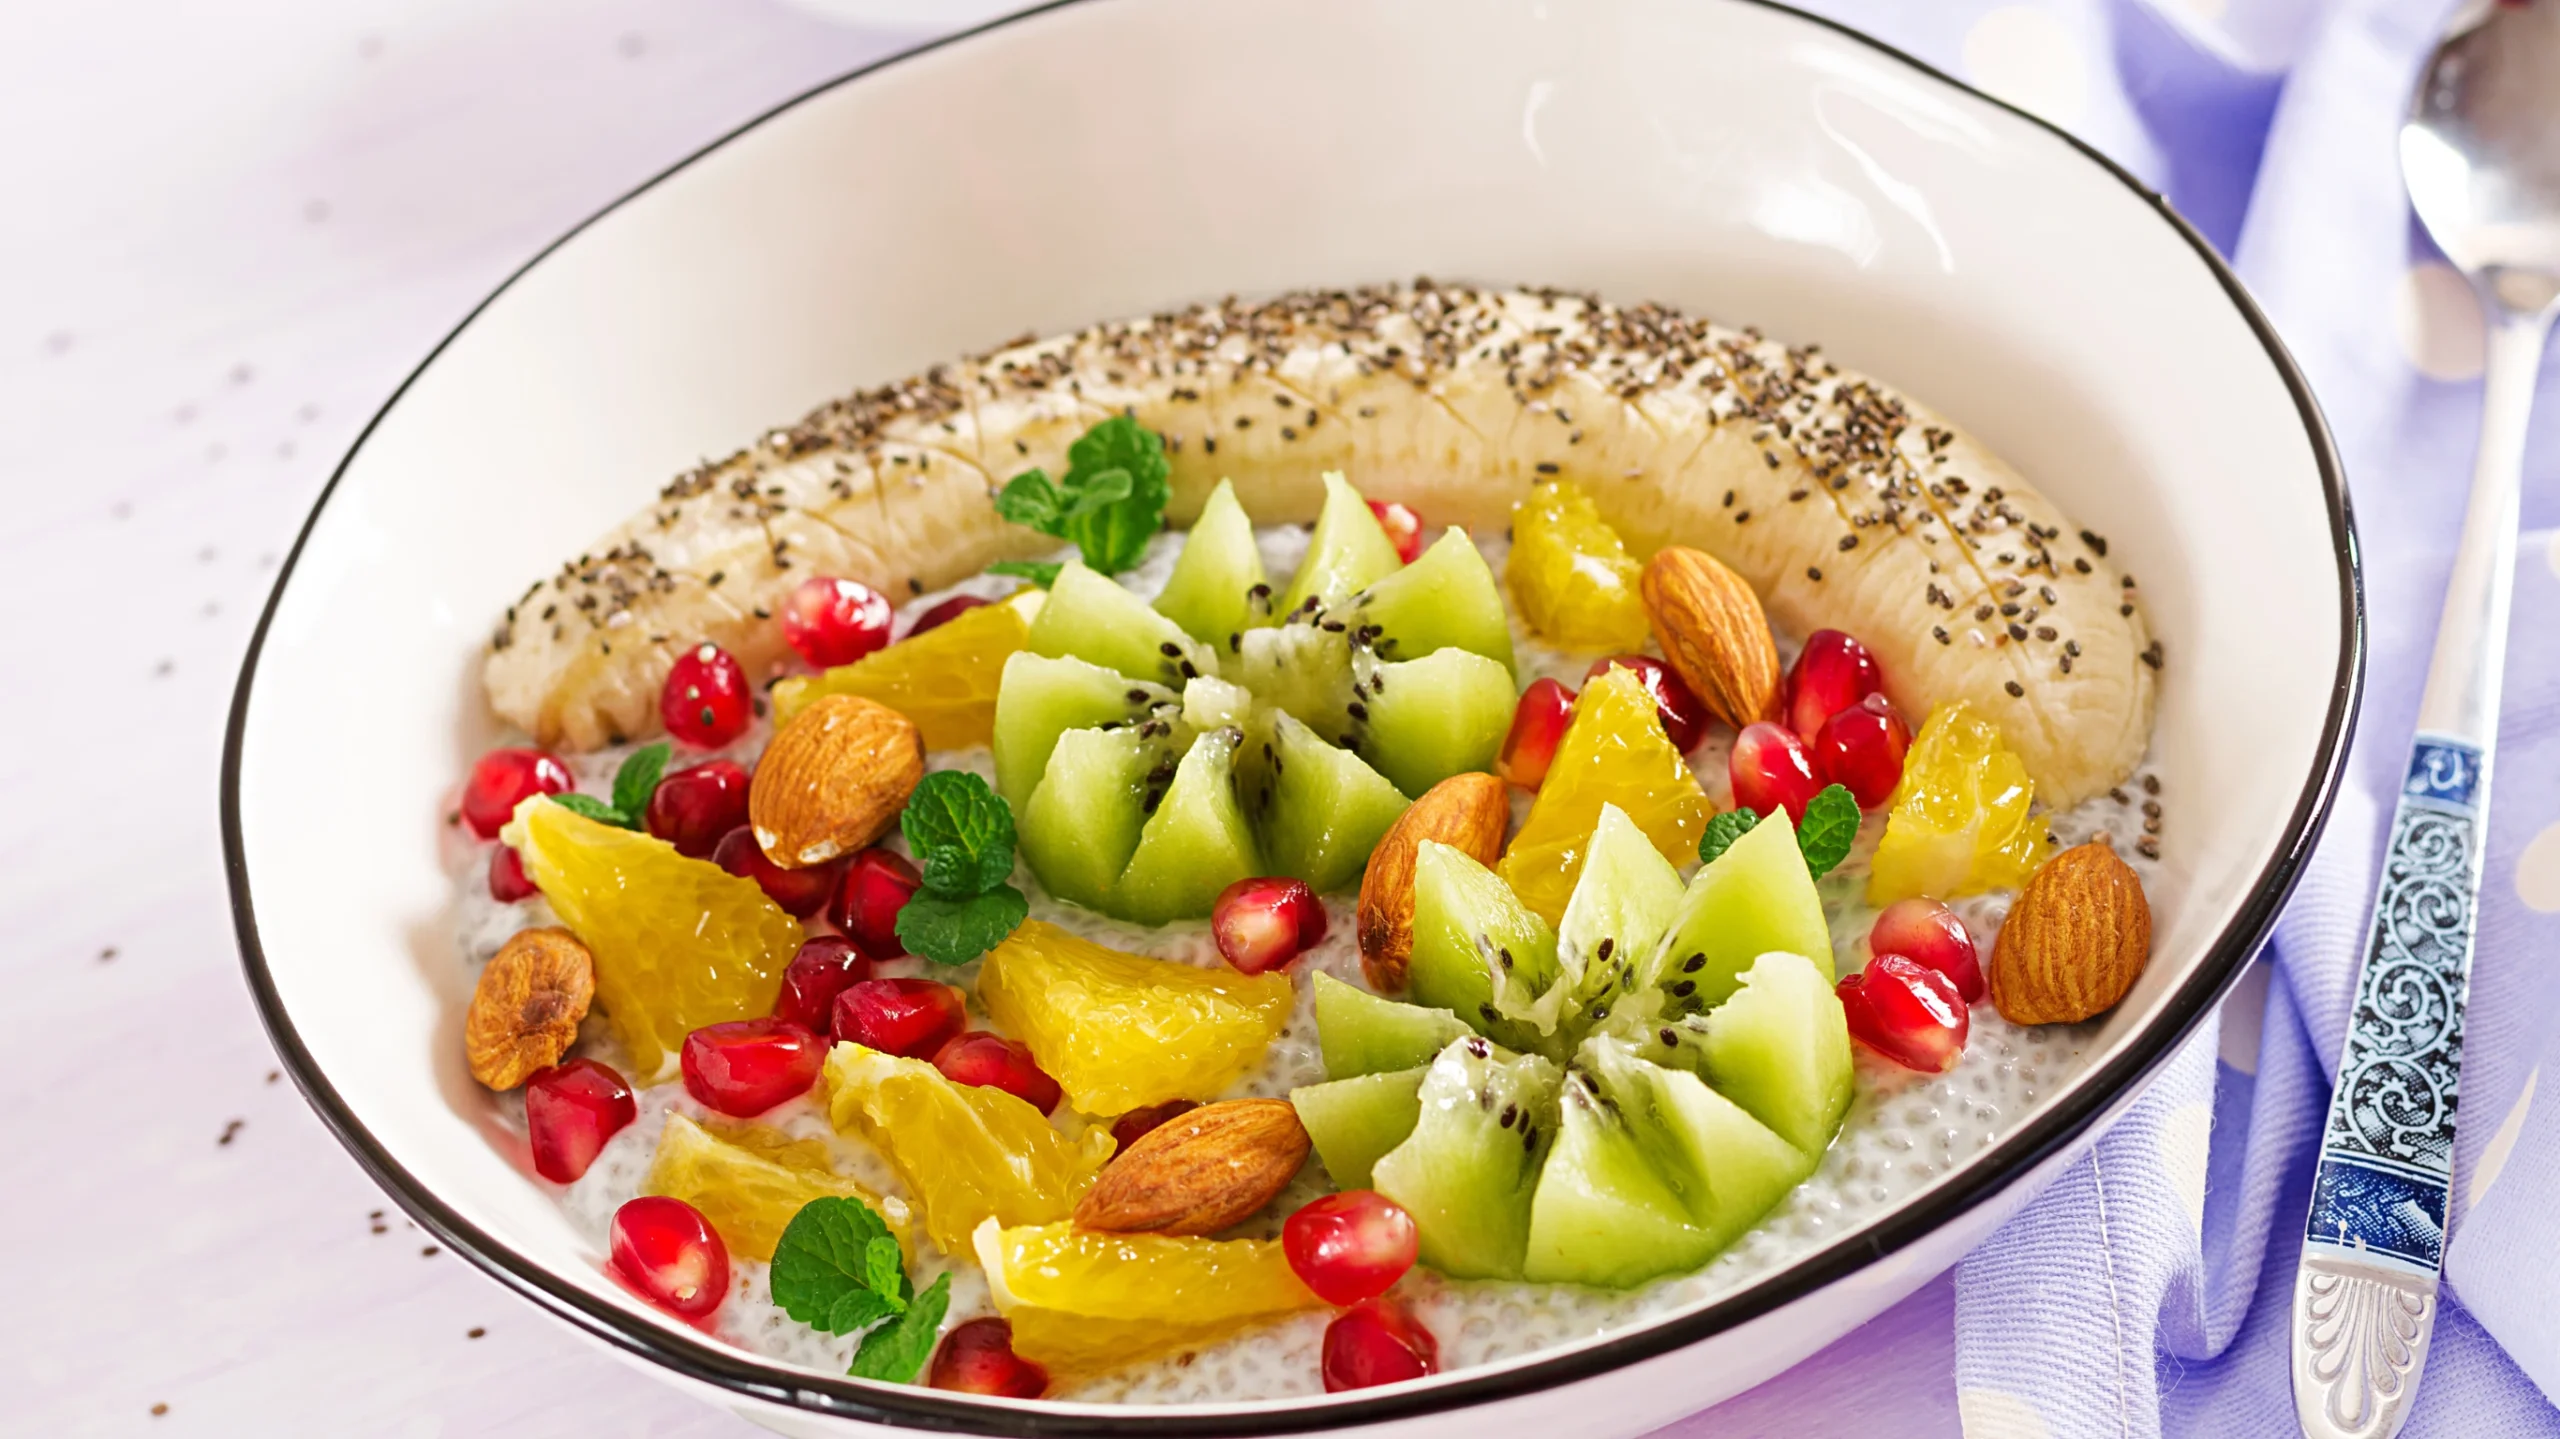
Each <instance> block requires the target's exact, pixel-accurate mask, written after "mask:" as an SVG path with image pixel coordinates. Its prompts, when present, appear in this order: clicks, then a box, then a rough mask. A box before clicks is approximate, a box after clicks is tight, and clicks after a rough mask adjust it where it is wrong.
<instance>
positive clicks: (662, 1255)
mask: <svg viewBox="0 0 2560 1439" xmlns="http://www.w3.org/2000/svg"><path fill="white" fill-rule="evenodd" d="M612 1267H613V1272H614V1274H615V1276H616V1277H617V1278H619V1279H621V1280H622V1282H623V1283H625V1284H628V1285H630V1286H631V1287H632V1288H633V1289H636V1290H638V1291H640V1296H641V1297H642V1298H644V1299H646V1300H648V1301H649V1302H650V1303H652V1304H655V1305H657V1306H658V1307H659V1308H661V1309H666V1310H669V1311H671V1312H673V1313H676V1314H679V1315H682V1316H683V1317H685V1318H687V1319H700V1318H703V1317H704V1316H706V1315H708V1314H709V1313H710V1312H711V1311H712V1310H714V1309H717V1308H719V1307H720V1301H721V1300H723V1299H726V1298H728V1297H729V1246H727V1245H725V1244H723V1243H721V1242H720V1234H719V1231H717V1230H715V1229H713V1228H712V1227H711V1221H709V1220H707V1219H705V1218H703V1217H702V1211H701V1210H698V1209H696V1208H694V1207H693V1206H692V1205H690V1204H687V1203H685V1202H684V1201H683V1200H681V1199H669V1198H667V1197H666V1196H665V1195H662V1194H652V1195H647V1196H644V1197H642V1198H639V1199H634V1200H631V1201H630V1202H628V1203H626V1204H624V1205H623V1206H622V1207H621V1208H620V1209H617V1210H615V1211H614V1212H613V1265H612Z"/></svg>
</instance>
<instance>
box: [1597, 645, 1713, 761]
mask: <svg viewBox="0 0 2560 1439" xmlns="http://www.w3.org/2000/svg"><path fill="white" fill-rule="evenodd" d="M1612 669H1628V670H1633V671H1635V673H1636V678H1637V679H1638V680H1640V681H1642V682H1643V683H1644V692H1645V693H1646V694H1649V695H1651V696H1653V708H1654V712H1655V713H1657V714H1659V715H1661V716H1662V732H1663V733H1664V734H1666V735H1669V736H1670V737H1671V747H1672V748H1673V749H1676V750H1678V751H1680V752H1681V753H1682V754H1687V753H1688V752H1689V751H1691V750H1693V749H1696V748H1697V747H1698V741H1700V740H1702V739H1705V738H1706V737H1707V707H1706V705H1705V704H1703V703H1701V702H1700V701H1699V699H1698V696H1697V692H1696V691H1694V690H1692V689H1690V688H1689V686H1688V685H1687V684H1686V683H1685V682H1683V681H1682V680H1681V678H1680V676H1679V675H1677V674H1675V673H1673V672H1672V669H1671V666H1669V665H1667V664H1664V663H1663V662H1662V661H1660V660H1658V659H1655V658H1654V657H1653V656H1651V655H1611V656H1609V657H1608V658H1607V659H1604V660H1595V661H1593V662H1592V665H1591V672H1590V673H1589V674H1586V675H1584V676H1583V677H1582V682H1583V683H1584V684H1589V683H1591V682H1592V681H1593V680H1596V679H1598V678H1600V677H1601V676H1602V675H1604V674H1607V673H1608V672H1609V671H1610V670H1612Z"/></svg>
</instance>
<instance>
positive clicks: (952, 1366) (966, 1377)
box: [925, 1318, 1049, 1399]
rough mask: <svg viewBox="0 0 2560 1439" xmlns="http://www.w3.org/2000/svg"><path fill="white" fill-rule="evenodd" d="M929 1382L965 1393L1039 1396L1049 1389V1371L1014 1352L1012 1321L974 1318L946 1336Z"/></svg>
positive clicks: (1015, 1397) (1000, 1395)
mask: <svg viewBox="0 0 2560 1439" xmlns="http://www.w3.org/2000/svg"><path fill="white" fill-rule="evenodd" d="M925 1383H927V1384H929V1385H931V1386H932V1387H934V1388H936V1389H950V1390H955V1391H957V1392H959V1393H962V1394H992V1395H995V1396H996V1397H997V1398H1000V1399H1037V1398H1039V1397H1040V1396H1041V1395H1043V1394H1045V1393H1047V1392H1048V1391H1049V1371H1048V1370H1046V1369H1043V1368H1041V1367H1040V1366H1039V1365H1037V1364H1034V1363H1032V1362H1031V1361H1030V1360H1028V1359H1025V1358H1023V1357H1022V1356H1021V1355H1018V1354H1016V1353H1014V1352H1013V1326H1012V1325H1011V1324H1009V1323H1007V1322H1006V1321H1004V1320H1002V1319H993V1318H989V1319H972V1320H970V1321H969V1322H968V1323H966V1324H963V1325H960V1326H959V1327H958V1328H955V1329H953V1330H952V1331H951V1332H950V1333H948V1334H946V1335H944V1336H942V1348H941V1349H940V1350H938V1351H936V1352H935V1354H934V1356H933V1371H932V1373H931V1374H930V1375H928V1376H927V1377H926V1379H925Z"/></svg>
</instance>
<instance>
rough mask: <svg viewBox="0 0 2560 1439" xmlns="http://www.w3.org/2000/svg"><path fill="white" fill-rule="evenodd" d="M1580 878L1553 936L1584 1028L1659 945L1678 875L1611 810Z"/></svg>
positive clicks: (1595, 832)
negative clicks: (1562, 920)
mask: <svg viewBox="0 0 2560 1439" xmlns="http://www.w3.org/2000/svg"><path fill="white" fill-rule="evenodd" d="M1584 855H1585V858H1584V860H1583V864H1582V877H1581V878H1580V879H1578V880H1576V881H1575V882H1574V886H1573V898H1572V899H1571V900H1569V901H1567V902H1566V904H1565V907H1564V922H1563V923H1562V924H1560V925H1558V926H1557V929H1556V962H1557V964H1558V965H1559V966H1560V967H1561V968H1562V969H1563V971H1564V976H1565V983H1566V984H1567V985H1568V986H1570V988H1571V989H1572V992H1573V1004H1574V1008H1575V1010H1576V1018H1577V1019H1578V1021H1579V1022H1580V1023H1582V1024H1584V1025H1593V1024H1599V1023H1601V1022H1602V1021H1604V1020H1606V1019H1607V1018H1608V1017H1609V1015H1610V1012H1611V1010H1612V1009H1613V1008H1615V1007H1617V1006H1619V1005H1620V1004H1622V1003H1624V1000H1623V998H1622V996H1623V995H1624V994H1626V993H1628V992H1629V991H1632V990H1633V989H1634V987H1635V982H1636V977H1637V974H1638V973H1639V970H1640V968H1641V967H1643V966H1645V965H1646V964H1647V962H1648V960H1649V959H1650V958H1651V956H1652V955H1653V953H1654V951H1655V949H1656V948H1657V947H1658V946H1659V945H1660V943H1661V941H1662V935H1663V931H1664V930H1666V929H1668V928H1669V927H1670V925H1671V916H1672V914H1673V913H1674V912H1675V911H1677V910H1678V909H1679V907H1680V898H1681V890H1680V871H1678V870H1676V869H1673V868H1672V867H1671V862H1670V861H1669V860H1667V859H1664V858H1663V857H1662V853H1661V851H1659V850H1657V849H1655V848H1654V847H1653V841H1652V840H1651V839H1648V838H1646V836H1645V832H1644V831H1643V830H1641V829H1638V828H1636V822H1635V821H1634V820H1631V819H1629V818H1627V812H1626V811H1625V810H1622V809H1620V808H1618V807H1617V806H1616V805H1614V804H1604V805H1602V806H1601V807H1600V822H1599V823H1598V824H1597V825H1596V826H1594V827H1593V829H1592V831H1591V841H1590V844H1589V846H1588V847H1587V848H1586V849H1585V850H1584Z"/></svg>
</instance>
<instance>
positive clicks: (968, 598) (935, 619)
mask: <svg viewBox="0 0 2560 1439" xmlns="http://www.w3.org/2000/svg"><path fill="white" fill-rule="evenodd" d="M993 603H994V601H992V600H982V599H980V598H978V597H977V596H976V595H953V596H952V597H951V598H949V599H947V600H942V601H940V602H938V603H936V604H933V605H930V606H928V607H927V608H926V609H925V612H924V613H923V614H920V615H918V616H916V622H915V623H914V624H911V625H909V626H907V638H908V639H914V638H915V637H916V636H918V635H920V634H923V633H924V632H925V631H926V630H933V629H940V628H941V627H943V626H944V625H947V624H949V623H951V622H952V621H953V620H956V619H958V618H960V617H961V616H962V615H965V614H967V613H968V612H969V611H971V610H974V609H976V608H978V607H979V606H980V605H985V604H993ZM951 1332H952V1333H954V1334H957V1333H959V1332H960V1331H959V1330H957V1329H954V1330H952V1331H951ZM1007 1332H1008V1333H1010V1332H1011V1331H1010V1330H1008V1331H1007Z"/></svg>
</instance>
